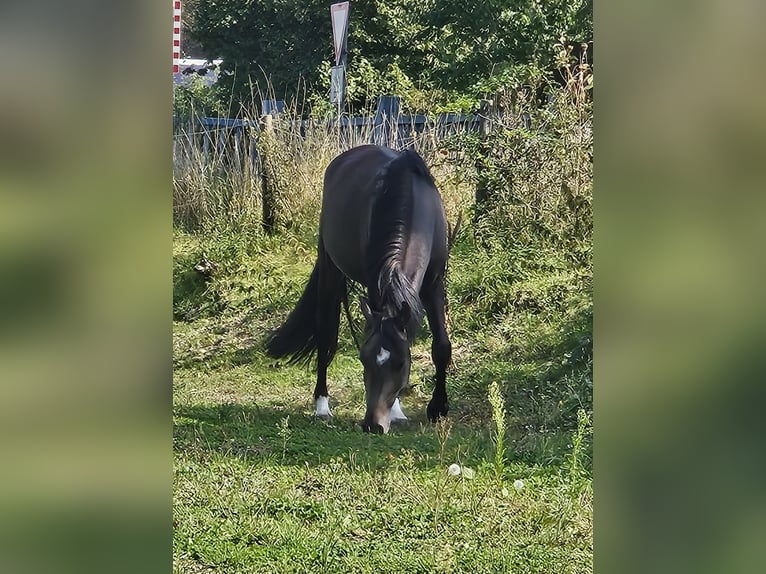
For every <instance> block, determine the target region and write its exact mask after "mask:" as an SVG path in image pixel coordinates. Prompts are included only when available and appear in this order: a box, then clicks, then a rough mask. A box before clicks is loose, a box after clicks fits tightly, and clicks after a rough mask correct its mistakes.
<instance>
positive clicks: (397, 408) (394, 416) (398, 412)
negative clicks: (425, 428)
mask: <svg viewBox="0 0 766 574" xmlns="http://www.w3.org/2000/svg"><path fill="white" fill-rule="evenodd" d="M406 420H409V419H408V418H407V416H406V415H405V414H404V413H403V412H402V406H401V405H400V404H399V398H398V397H397V399H396V400H395V401H394V406H392V407H391V414H390V415H389V417H388V422H390V423H393V422H396V421H406Z"/></svg>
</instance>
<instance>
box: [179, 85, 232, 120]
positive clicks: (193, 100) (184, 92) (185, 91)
mask: <svg viewBox="0 0 766 574" xmlns="http://www.w3.org/2000/svg"><path fill="white" fill-rule="evenodd" d="M226 115H227V110H226V109H224V106H223V105H222V101H221V97H220V88H218V87H216V86H208V85H207V84H206V83H205V80H203V79H202V77H200V76H198V75H196V74H193V75H192V76H191V77H190V78H189V79H188V83H186V84H175V85H174V86H173V117H174V119H175V120H176V122H180V123H187V124H188V123H189V122H190V121H193V120H195V119H196V118H198V117H206V116H213V117H225V116H226Z"/></svg>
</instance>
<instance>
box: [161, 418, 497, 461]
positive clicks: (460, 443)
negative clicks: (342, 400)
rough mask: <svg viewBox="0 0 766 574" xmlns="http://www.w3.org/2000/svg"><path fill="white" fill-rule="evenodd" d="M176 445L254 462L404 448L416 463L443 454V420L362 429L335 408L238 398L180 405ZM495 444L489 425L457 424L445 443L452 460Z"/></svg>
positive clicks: (383, 456) (363, 457) (478, 457)
mask: <svg viewBox="0 0 766 574" xmlns="http://www.w3.org/2000/svg"><path fill="white" fill-rule="evenodd" d="M174 419H175V420H174V433H173V442H174V449H175V451H176V452H177V453H188V454H197V455H199V454H203V455H204V453H205V452H217V453H224V454H231V455H234V456H237V457H240V458H243V459H246V460H250V461H252V462H269V463H272V464H274V463H276V464H280V463H281V464H284V465H297V466H305V465H309V466H315V465H319V464H324V463H327V462H329V461H330V460H331V459H333V458H342V459H347V460H348V459H349V458H353V460H354V462H355V464H356V465H360V466H362V467H367V468H370V469H375V468H382V467H387V466H389V465H390V463H391V461H392V460H393V459H395V458H397V457H399V456H400V455H401V454H402V451H403V450H406V451H411V452H412V453H413V454H414V463H415V467H416V468H432V467H433V466H434V464H437V463H438V462H439V450H440V444H439V438H438V436H437V429H436V426H435V425H433V424H430V423H424V422H422V421H418V420H411V421H409V422H407V423H403V424H397V425H395V426H394V427H392V430H391V432H390V433H389V434H387V435H382V436H381V435H372V434H368V433H364V432H362V430H361V428H360V425H359V421H358V420H356V419H354V418H352V417H347V416H342V415H341V416H334V417H332V418H331V419H330V420H329V421H323V420H319V419H317V418H316V417H314V416H313V415H308V414H305V413H302V412H296V411H295V409H294V407H293V406H288V405H285V408H284V409H281V408H279V407H278V406H277V407H274V406H263V407H262V406H257V405H255V406H244V405H239V404H221V405H209V406H208V405H205V406H201V405H193V406H179V407H177V408H176V409H175V416H174ZM493 453H494V451H493V445H492V442H491V439H490V437H489V434H488V432H487V431H486V430H485V429H481V428H476V427H472V426H467V425H461V424H454V425H453V427H452V430H451V433H450V436H449V438H448V439H447V441H446V443H445V448H444V457H445V461H447V463H451V462H456V461H458V459H459V461H460V462H463V463H464V464H466V463H470V464H477V463H478V462H480V461H482V460H491V458H492V456H493Z"/></svg>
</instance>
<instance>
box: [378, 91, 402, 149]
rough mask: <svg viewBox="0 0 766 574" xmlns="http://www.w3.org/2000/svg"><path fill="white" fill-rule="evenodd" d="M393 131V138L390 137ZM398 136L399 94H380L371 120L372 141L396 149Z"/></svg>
mask: <svg viewBox="0 0 766 574" xmlns="http://www.w3.org/2000/svg"><path fill="white" fill-rule="evenodd" d="M392 131H393V138H392V137H391V134H392ZM398 136H399V96H380V97H379V98H378V109H377V110H376V111H375V119H374V120H373V128H372V141H373V143H375V144H377V145H382V146H387V147H390V148H391V149H396V148H397V144H398Z"/></svg>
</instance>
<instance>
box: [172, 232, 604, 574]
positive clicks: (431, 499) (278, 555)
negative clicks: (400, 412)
mask: <svg viewBox="0 0 766 574" xmlns="http://www.w3.org/2000/svg"><path fill="white" fill-rule="evenodd" d="M174 245H175V250H174V262H175V266H174V287H175V289H174V317H175V322H174V434H173V443H174V453H175V454H174V456H175V474H174V501H175V503H174V570H175V571H176V572H227V573H229V572H404V571H407V572H518V573H524V572H530V573H531V572H556V573H569V572H571V573H585V572H592V478H591V477H592V472H591V460H592V456H591V452H592V442H591V429H590V418H589V416H590V412H591V411H592V400H591V393H592V384H591V380H592V379H591V363H592V360H591V352H592V351H591V347H590V345H591V343H590V332H591V330H590V322H591V315H590V297H589V294H588V293H589V286H588V283H587V278H582V277H579V276H578V275H577V274H576V273H574V272H572V271H570V270H567V269H566V268H565V267H563V266H562V268H560V269H557V267H556V262H555V261H554V262H552V263H550V265H548V266H547V267H546V265H547V264H546V262H545V261H542V260H540V265H539V268H540V269H537V270H535V271H534V272H531V273H527V274H526V275H525V276H523V277H518V278H517V280H515V281H509V279H508V277H509V272H508V270H507V266H506V263H504V261H503V257H502V256H493V257H489V256H487V255H486V254H483V252H481V251H480V250H479V249H478V248H477V247H475V246H474V245H473V242H472V241H471V240H470V239H469V238H468V237H462V238H461V239H460V240H459V241H458V244H457V245H456V247H455V250H454V251H453V256H452V260H451V264H450V278H449V293H450V296H451V298H452V301H451V308H450V317H451V333H452V340H453V356H454V366H453V368H452V371H451V373H450V376H449V378H448V394H449V397H450V416H449V419H448V421H449V422H448V423H447V424H445V425H432V424H430V423H428V422H427V421H426V417H425V406H426V404H427V402H428V400H429V399H430V393H431V390H432V381H431V377H432V373H433V366H432V364H431V360H430V338H429V337H428V332H427V329H425V332H424V333H423V335H422V336H421V337H419V338H418V340H417V341H416V342H415V345H414V347H413V370H412V376H411V384H412V388H411V389H410V391H409V393H408V394H407V396H405V397H404V398H403V401H402V403H403V409H404V411H405V413H406V414H407V415H408V416H409V417H410V421H409V422H408V423H405V424H403V425H399V426H395V427H394V428H393V429H392V432H391V433H390V434H388V435H385V436H378V435H369V434H364V433H362V432H361V429H360V426H359V422H360V420H361V418H362V416H363V414H364V388H363V383H362V367H361V364H360V363H359V361H358V360H357V358H356V351H355V348H354V346H353V343H352V340H351V337H350V335H349V331H348V328H347V326H346V324H345V319H342V321H341V341H340V347H339V352H338V355H337V357H336V359H335V361H334V362H333V364H332V366H331V368H330V372H329V387H330V396H331V406H332V409H333V413H334V415H335V416H334V417H333V418H332V419H331V420H329V421H326V422H325V421H320V420H316V419H315V418H314V417H313V401H312V393H313V386H314V382H315V381H314V375H313V373H312V372H310V371H309V370H307V369H305V368H301V367H296V366H285V365H281V364H279V363H278V362H276V361H274V360H272V359H270V358H268V357H266V356H265V355H264V354H263V352H262V349H261V347H260V341H261V340H262V338H263V336H264V335H265V334H266V333H267V332H268V331H269V330H270V329H272V328H274V327H276V326H277V325H278V324H279V322H280V321H281V320H282V319H283V318H284V316H285V314H286V313H287V312H288V311H289V310H290V308H291V307H292V306H293V305H294V303H295V302H296V301H297V299H298V297H299V295H300V292H301V290H302V288H303V284H304V282H305V281H306V279H307V277H308V274H309V271H310V269H311V265H312V264H313V258H314V252H313V236H312V235H311V232H310V231H307V232H306V233H305V234H304V236H303V237H300V236H297V237H296V236H292V237H290V236H286V235H284V236H280V237H279V238H277V239H273V238H265V237H261V236H257V235H251V236H248V235H246V234H242V233H225V232H221V233H219V234H217V235H211V236H209V237H208V238H207V239H203V238H200V237H198V236H193V235H188V234H186V233H183V232H180V231H179V232H176V237H175V242H174ZM203 254H204V255H207V256H208V257H209V258H210V259H212V260H214V261H216V262H218V263H219V264H220V267H219V270H218V272H217V273H216V275H214V276H213V277H212V278H211V279H210V280H208V281H207V282H206V281H204V280H203V279H202V278H200V277H197V276H195V274H194V272H193V271H191V268H192V266H193V264H194V263H196V261H197V260H199V258H200V257H201V256H202V255H203ZM482 262H484V263H486V264H481V265H480V264H477V263H482ZM504 268H505V269H506V271H505V277H506V279H505V280H503V278H502V277H503V269H504ZM536 273H537V274H536ZM471 294H473V295H474V297H472V296H471ZM493 381H496V382H497V383H498V390H499V391H500V395H501V400H502V402H503V404H504V407H505V410H506V417H505V430H504V433H505V434H504V441H503V451H504V453H503V454H502V455H501V456H497V452H496V450H495V444H496V442H495V441H494V440H493V438H494V439H496V432H497V425H496V421H493V409H492V407H491V406H490V402H489V400H488V388H489V385H490V384H491V383H492V382H493ZM493 433H495V434H493ZM453 463H457V464H460V465H462V466H463V467H467V468H469V469H471V470H473V471H474V475H473V478H467V476H466V473H462V474H460V475H458V476H450V475H448V473H447V468H448V466H449V465H450V464H453ZM469 474H470V473H469ZM517 480H522V481H523V482H524V487H523V488H522V489H520V490H517V489H516V488H514V481H517Z"/></svg>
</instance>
